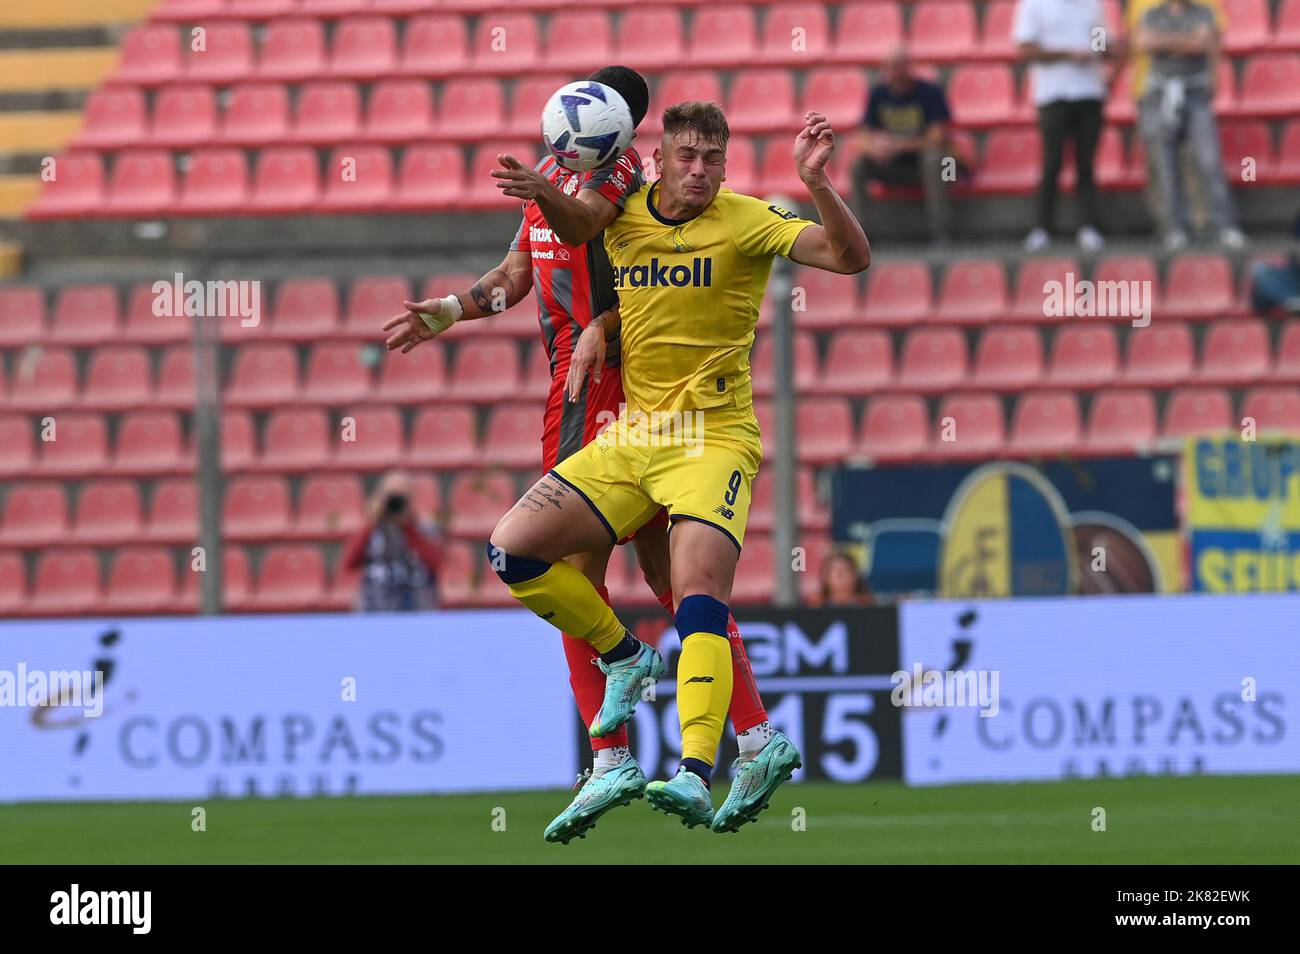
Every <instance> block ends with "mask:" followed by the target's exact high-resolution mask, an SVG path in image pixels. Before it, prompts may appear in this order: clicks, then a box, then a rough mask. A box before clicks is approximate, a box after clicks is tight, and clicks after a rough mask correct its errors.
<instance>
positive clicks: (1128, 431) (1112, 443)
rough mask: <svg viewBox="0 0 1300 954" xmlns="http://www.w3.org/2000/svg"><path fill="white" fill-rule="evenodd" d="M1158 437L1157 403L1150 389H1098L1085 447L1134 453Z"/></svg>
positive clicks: (1093, 450)
mask: <svg viewBox="0 0 1300 954" xmlns="http://www.w3.org/2000/svg"><path fill="white" fill-rule="evenodd" d="M1155 436H1156V402H1155V398H1154V397H1152V396H1151V392H1150V391H1143V390H1112V391H1099V392H1098V393H1097V395H1096V396H1095V397H1094V398H1093V399H1092V411H1091V413H1090V414H1089V415H1088V433H1087V436H1086V437H1085V438H1084V442H1083V443H1084V449H1085V450H1087V451H1088V453H1090V454H1098V455H1109V454H1133V453H1138V452H1141V451H1143V450H1144V449H1145V448H1147V447H1148V446H1149V445H1150V444H1151V442H1152V441H1154V440H1155Z"/></svg>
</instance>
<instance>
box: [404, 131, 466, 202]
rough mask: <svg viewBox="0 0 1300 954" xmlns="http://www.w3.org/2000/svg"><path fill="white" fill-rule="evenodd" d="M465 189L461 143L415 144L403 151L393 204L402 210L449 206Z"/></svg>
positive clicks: (463, 157) (457, 199)
mask: <svg viewBox="0 0 1300 954" xmlns="http://www.w3.org/2000/svg"><path fill="white" fill-rule="evenodd" d="M464 189H465V156H464V153H462V151H461V149H460V147H459V146H455V145H432V146H422V145H416V146H411V147H409V148H407V149H405V150H403V153H402V164H401V168H400V169H399V170H398V176H397V189H396V193H395V195H394V196H393V198H392V199H391V200H390V205H391V207H392V208H393V209H395V210H399V211H424V210H430V209H445V208H450V207H451V206H453V205H455V204H456V203H457V202H458V201H459V199H460V195H461V193H462V192H463V191H464Z"/></svg>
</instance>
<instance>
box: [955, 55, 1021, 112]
mask: <svg viewBox="0 0 1300 954" xmlns="http://www.w3.org/2000/svg"><path fill="white" fill-rule="evenodd" d="M948 98H949V101H950V102H951V103H952V115H953V120H954V121H955V122H956V123H958V124H959V125H962V126H1000V125H1003V124H1005V123H1008V122H1010V121H1011V120H1012V118H1013V116H1014V115H1015V112H1016V81H1015V78H1014V77H1013V76H1012V75H1011V68H1010V67H1009V66H1005V65H1003V64H1001V63H987V64H975V65H969V66H959V67H957V68H956V69H954V70H953V74H952V79H951V80H950V81H949V83H948Z"/></svg>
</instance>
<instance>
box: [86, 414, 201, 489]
mask: <svg viewBox="0 0 1300 954" xmlns="http://www.w3.org/2000/svg"><path fill="white" fill-rule="evenodd" d="M183 463H184V461H183V458H182V457H181V422H180V418H179V417H178V416H177V415H176V414H175V413H174V412H172V411H128V412H127V413H125V414H123V415H122V418H121V420H120V421H119V422H118V425H117V442H116V443H115V445H114V448H113V463H112V468H111V469H112V470H113V472H114V473H119V474H134V475H139V476H145V475H152V474H165V473H170V472H172V471H175V470H179V469H180V468H181V467H182V466H183ZM222 463H223V464H224V463H225V461H223V462H222Z"/></svg>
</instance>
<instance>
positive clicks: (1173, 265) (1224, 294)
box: [1161, 252, 1233, 319]
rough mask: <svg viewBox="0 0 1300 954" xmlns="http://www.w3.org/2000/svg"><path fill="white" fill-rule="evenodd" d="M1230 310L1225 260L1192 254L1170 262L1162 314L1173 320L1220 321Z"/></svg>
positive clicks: (1228, 268)
mask: <svg viewBox="0 0 1300 954" xmlns="http://www.w3.org/2000/svg"><path fill="white" fill-rule="evenodd" d="M1232 309H1233V291H1232V265H1231V264H1230V263H1229V262H1228V260H1227V258H1225V257H1224V256H1222V255H1217V254H1213V253H1195V252H1193V253H1189V254H1186V255H1180V256H1178V257H1177V258H1175V259H1174V260H1173V261H1171V262H1170V263H1169V272H1168V275H1167V276H1166V279H1165V296H1164V304H1163V307H1162V309H1161V312H1162V314H1164V315H1167V316H1170V317H1173V318H1193V319H1200V318H1220V317H1222V316H1224V315H1226V314H1228V313H1229V312H1230V311H1232Z"/></svg>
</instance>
